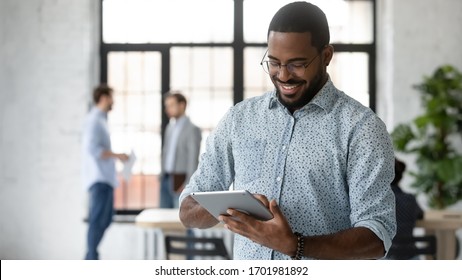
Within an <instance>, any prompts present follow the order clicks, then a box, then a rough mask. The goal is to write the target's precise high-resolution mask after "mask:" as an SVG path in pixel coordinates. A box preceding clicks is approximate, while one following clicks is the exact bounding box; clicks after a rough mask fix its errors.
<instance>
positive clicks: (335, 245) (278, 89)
mask: <svg viewBox="0 0 462 280" xmlns="http://www.w3.org/2000/svg"><path fill="white" fill-rule="evenodd" d="M333 52H334V50H333V47H332V46H331V45H329V28H328V24H327V19H326V16H325V14H324V13H323V12H322V11H321V10H320V9H319V8H318V7H316V6H314V5H312V4H310V3H306V2H295V3H291V4H288V5H286V6H284V7H282V8H281V9H280V10H279V11H278V12H277V13H276V14H275V16H274V17H273V19H272V21H271V23H270V25H269V30H268V51H267V55H265V57H264V58H263V60H262V66H263V68H264V70H265V71H266V72H267V73H268V74H269V77H270V78H271V80H272V82H273V83H274V86H275V90H274V91H272V92H269V93H266V94H264V95H262V96H259V97H255V98H251V99H247V100H244V101H243V102H241V103H239V104H237V105H235V106H234V107H232V108H231V109H230V110H229V111H228V112H227V114H226V115H225V116H224V118H223V119H222V120H221V121H220V123H219V125H218V126H217V128H216V129H215V131H214V132H213V133H212V134H211V135H210V136H209V138H208V139H207V145H206V152H205V153H204V154H203V155H202V156H201V160H200V162H199V167H198V169H197V171H196V172H195V173H194V174H193V176H192V177H191V180H190V182H189V184H188V185H187V186H186V188H185V189H184V191H183V193H182V194H181V196H180V201H181V207H180V219H181V221H182V222H183V224H184V225H185V226H187V227H197V228H207V227H211V226H213V225H215V224H216V223H218V221H217V220H216V219H215V218H214V217H213V216H212V215H210V214H209V213H208V212H207V211H206V210H205V209H204V208H202V207H201V206H200V205H199V204H198V203H196V202H195V200H194V199H193V198H191V197H190V194H191V192H198V191H218V190H228V188H229V186H230V185H231V184H233V186H234V188H235V189H246V190H248V191H250V192H252V193H254V194H255V196H256V197H257V198H259V199H260V200H261V201H262V202H263V203H264V204H265V205H267V206H268V208H269V210H270V211H271V212H272V213H273V215H274V218H273V219H271V220H269V221H260V220H257V219H255V218H253V217H251V216H249V215H246V214H244V213H241V212H238V211H236V210H232V209H229V210H228V214H229V216H220V221H221V222H223V223H224V226H225V228H227V229H229V230H231V231H232V232H234V233H236V234H235V239H234V253H233V256H234V258H235V259H290V258H292V259H301V258H310V259H375V258H382V257H383V256H384V255H385V254H386V252H387V250H388V248H389V247H390V245H391V240H392V238H393V236H394V234H395V231H396V221H395V201H394V196H393V192H392V190H391V188H390V183H391V181H392V179H393V175H394V171H393V161H394V154H393V147H392V144H391V141H390V137H389V134H388V132H387V130H386V127H385V125H384V123H383V122H382V121H381V120H380V119H379V118H378V117H377V116H376V115H375V114H374V113H373V112H372V110H370V109H369V108H367V107H365V106H363V105H361V104H360V103H359V102H357V101H356V100H354V99H352V98H351V97H349V96H348V95H346V94H345V93H343V92H341V91H340V90H338V89H337V88H335V86H334V85H333V83H332V81H331V80H330V78H329V75H328V74H327V71H326V69H327V66H328V65H329V63H330V61H331V59H332V56H333Z"/></svg>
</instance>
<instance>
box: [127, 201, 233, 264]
mask: <svg viewBox="0 0 462 280" xmlns="http://www.w3.org/2000/svg"><path fill="white" fill-rule="evenodd" d="M135 224H136V225H137V226H139V227H142V228H144V229H145V234H144V258H145V259H149V258H150V257H149V255H150V252H149V251H150V250H149V248H153V250H152V258H153V259H165V244H164V233H165V232H170V233H172V232H173V233H175V234H185V232H186V228H185V227H184V226H183V224H182V223H181V221H180V217H179V210H178V209H162V208H153V209H145V210H143V211H142V212H141V213H140V214H138V215H137V216H136V218H135ZM217 230H218V231H220V232H221V233H220V236H221V237H223V239H224V240H225V244H226V245H227V247H228V248H229V250H231V248H232V243H233V235H232V232H230V231H228V230H224V228H223V226H222V224H221V223H219V224H218V225H217V226H215V227H213V228H212V229H210V230H201V231H200V232H201V233H202V234H203V235H208V234H212V235H214V234H216V231H217ZM198 231H199V230H198ZM213 231H215V232H213ZM150 234H152V235H153V237H152V238H149V235H150ZM196 234H198V232H195V235H196ZM150 240H152V241H153V244H149V243H150V242H149V241H150ZM231 252H232V250H231Z"/></svg>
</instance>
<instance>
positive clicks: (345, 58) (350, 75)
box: [327, 53, 369, 107]
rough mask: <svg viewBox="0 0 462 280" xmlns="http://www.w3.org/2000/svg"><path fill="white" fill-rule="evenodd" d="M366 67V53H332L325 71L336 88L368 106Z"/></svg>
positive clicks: (367, 64) (367, 65) (367, 73)
mask: <svg viewBox="0 0 462 280" xmlns="http://www.w3.org/2000/svg"><path fill="white" fill-rule="evenodd" d="M368 69H369V56H368V55H367V53H334V57H333V58H332V62H331V63H330V65H329V67H328V68H327V72H329V74H330V77H331V79H332V81H333V82H334V84H335V86H336V87H337V88H338V89H340V90H341V91H343V92H345V93H346V94H348V95H349V96H351V97H353V98H354V99H356V100H358V101H359V102H361V103H362V104H363V105H364V106H367V107H369V82H368V81H369V72H368Z"/></svg>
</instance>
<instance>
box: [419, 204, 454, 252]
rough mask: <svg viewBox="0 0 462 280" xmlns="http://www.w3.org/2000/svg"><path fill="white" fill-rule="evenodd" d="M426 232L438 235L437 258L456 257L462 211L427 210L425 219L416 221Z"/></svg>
mask: <svg viewBox="0 0 462 280" xmlns="http://www.w3.org/2000/svg"><path fill="white" fill-rule="evenodd" d="M416 227H419V228H423V229H424V230H425V232H426V234H433V235H435V236H436V247H437V248H436V250H437V252H436V258H437V259H438V260H454V259H455V258H456V238H457V237H456V230H457V229H459V228H462V211H435V210H432V211H425V214H424V218H423V220H419V221H417V223H416Z"/></svg>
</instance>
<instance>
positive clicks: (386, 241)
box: [354, 220, 392, 257]
mask: <svg viewBox="0 0 462 280" xmlns="http://www.w3.org/2000/svg"><path fill="white" fill-rule="evenodd" d="M354 227H365V228H368V229H370V230H371V231H372V232H373V233H375V235H377V237H378V238H380V239H381V240H382V242H383V247H384V248H385V254H384V257H385V256H386V255H387V253H388V250H389V249H390V247H391V241H392V240H391V238H390V235H389V234H388V232H387V230H386V229H385V227H384V226H383V225H382V224H381V223H379V222H377V221H374V220H365V221H361V222H358V223H356V224H355V225H354Z"/></svg>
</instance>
